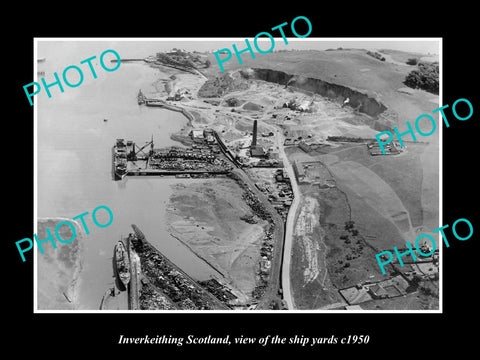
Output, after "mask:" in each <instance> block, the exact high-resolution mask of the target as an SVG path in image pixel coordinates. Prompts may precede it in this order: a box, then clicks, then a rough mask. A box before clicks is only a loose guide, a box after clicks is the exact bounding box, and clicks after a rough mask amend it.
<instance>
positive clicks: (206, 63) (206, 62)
mask: <svg viewBox="0 0 480 360" xmlns="http://www.w3.org/2000/svg"><path fill="white" fill-rule="evenodd" d="M210 65H211V62H210V60H208V59H207V60H205V69H207V68H209V67H210Z"/></svg>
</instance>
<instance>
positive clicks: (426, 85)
mask: <svg viewBox="0 0 480 360" xmlns="http://www.w3.org/2000/svg"><path fill="white" fill-rule="evenodd" d="M438 74H439V66H438V63H437V62H435V63H424V62H419V63H418V68H417V69H416V70H412V71H411V72H410V73H409V74H408V75H407V76H406V77H405V80H404V84H405V85H407V86H409V87H411V88H414V89H416V88H420V89H423V90H426V91H429V92H431V93H434V94H438V90H439V75H438Z"/></svg>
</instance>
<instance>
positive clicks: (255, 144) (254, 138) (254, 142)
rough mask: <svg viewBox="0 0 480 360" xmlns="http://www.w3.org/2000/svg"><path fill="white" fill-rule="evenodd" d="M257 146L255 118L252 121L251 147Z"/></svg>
mask: <svg viewBox="0 0 480 360" xmlns="http://www.w3.org/2000/svg"><path fill="white" fill-rule="evenodd" d="M254 146H257V120H254V121H253V138H252V147H254Z"/></svg>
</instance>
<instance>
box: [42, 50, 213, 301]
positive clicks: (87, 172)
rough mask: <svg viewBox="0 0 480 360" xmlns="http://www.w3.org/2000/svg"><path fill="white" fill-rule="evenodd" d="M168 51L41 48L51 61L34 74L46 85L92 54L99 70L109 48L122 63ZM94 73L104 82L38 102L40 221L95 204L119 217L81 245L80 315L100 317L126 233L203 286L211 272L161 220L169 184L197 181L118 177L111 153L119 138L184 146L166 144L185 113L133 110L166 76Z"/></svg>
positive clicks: (142, 69) (144, 68)
mask: <svg viewBox="0 0 480 360" xmlns="http://www.w3.org/2000/svg"><path fill="white" fill-rule="evenodd" d="M170 46H172V45H171V44H166V45H165V44H156V43H152V42H148V43H147V42H114V43H109V42H96V41H85V42H83V41H48V42H46V41H40V42H39V43H38V50H37V54H38V57H45V58H46V61H45V62H44V63H39V64H38V71H45V75H44V77H45V80H46V81H47V83H49V82H52V81H53V72H54V71H56V72H57V73H59V75H60V74H61V72H62V71H63V69H64V68H65V67H66V66H68V65H72V64H74V65H79V62H80V61H81V60H83V59H85V58H88V57H90V56H93V55H97V63H95V60H94V61H93V64H94V65H95V64H96V66H97V67H98V69H100V65H99V64H98V57H99V55H100V54H101V53H102V52H103V51H104V50H107V49H114V50H115V51H117V52H118V53H119V54H120V55H121V57H122V58H144V57H146V56H148V55H152V54H155V52H157V51H165V50H167V49H169V48H170ZM84 66H85V70H88V68H87V67H86V65H84ZM107 66H109V65H107ZM82 69H83V67H82ZM97 74H98V78H97V79H93V78H91V75H90V73H89V72H85V73H84V75H85V79H84V82H83V83H82V85H80V86H79V87H77V88H69V87H66V86H65V89H64V90H65V92H64V93H61V92H60V90H59V89H58V86H56V87H52V88H51V89H50V91H51V93H52V97H51V98H48V97H47V96H46V94H45V93H41V94H39V95H38V96H37V97H36V98H35V102H36V107H37V152H36V156H37V192H36V194H35V195H36V196H37V214H38V217H42V218H45V217H65V218H72V217H73V216H76V215H78V214H81V213H83V212H86V211H89V212H91V211H92V210H93V209H94V208H96V207H97V206H99V205H106V206H108V207H109V208H110V209H111V210H112V212H113V215H114V221H113V223H112V225H110V226H109V227H108V228H103V229H99V228H96V227H94V226H90V228H89V230H90V234H89V235H88V236H87V237H86V238H85V239H82V240H81V241H84V252H83V270H82V272H81V273H80V279H79V280H80V281H79V284H80V285H79V286H80V288H79V289H78V294H79V298H78V299H77V300H78V304H79V309H88V310H97V309H98V308H99V304H100V301H101V298H102V296H103V294H104V293H105V290H106V289H107V288H109V287H111V286H113V284H114V278H113V270H112V256H113V249H114V246H115V243H116V242H117V241H118V240H119V239H120V238H121V236H127V235H128V234H129V233H130V232H132V231H133V230H132V228H131V224H136V225H137V226H138V227H139V228H140V229H141V230H142V232H143V233H144V234H145V236H146V237H147V239H148V240H149V241H150V242H151V243H152V244H153V245H154V246H155V247H156V248H157V249H159V250H160V251H161V252H162V253H163V254H165V255H166V256H167V257H168V258H170V259H171V260H172V261H173V262H174V263H176V264H177V265H178V266H180V267H181V268H182V269H183V270H184V271H186V272H187V273H189V274H190V275H191V276H194V277H195V278H197V279H207V278H208V276H209V274H211V273H212V270H211V269H210V268H209V267H208V266H207V265H206V264H205V263H203V262H202V261H201V260H200V259H199V258H198V257H196V256H195V255H194V254H193V253H192V252H191V251H190V250H189V249H187V248H186V247H185V246H184V245H182V244H181V243H179V242H178V241H177V240H176V239H174V238H173V237H171V236H170V235H169V233H168V232H167V229H166V225H165V219H164V218H165V212H166V205H167V204H168V200H169V197H170V195H171V194H172V191H173V190H172V188H171V185H172V184H174V183H179V182H184V183H186V182H192V181H200V179H176V178H171V177H170V178H168V177H164V178H155V177H136V178H134V177H126V178H125V179H124V180H122V181H114V180H113V178H112V146H113V145H114V143H115V140H116V139H117V138H123V139H125V140H133V141H134V142H135V143H136V144H137V145H140V146H141V145H143V144H145V143H146V142H148V141H150V140H151V138H152V136H153V140H154V145H155V147H156V148H157V147H164V146H171V145H176V146H181V145H180V144H179V143H176V142H175V141H173V140H171V139H170V135H171V134H173V133H175V132H178V131H179V130H180V129H181V128H182V127H183V126H185V125H186V124H187V119H186V118H185V117H184V116H183V115H182V114H181V113H178V112H173V111H169V110H166V109H161V108H147V107H145V106H144V105H143V106H139V105H138V104H137V98H136V96H137V93H138V90H139V89H142V91H143V92H144V93H147V94H148V93H149V92H153V91H154V90H155V89H154V88H153V86H152V83H153V82H154V81H155V80H158V79H159V78H163V79H167V78H168V75H166V74H163V73H162V72H161V71H160V70H159V69H155V68H151V67H149V66H148V65H147V64H144V63H142V62H138V63H122V64H121V66H120V67H119V68H118V69H117V70H116V71H114V72H111V73H107V72H104V71H97ZM89 76H90V78H89ZM72 82H75V81H74V80H73V79H72ZM105 120H106V121H105ZM89 216H90V215H89ZM86 219H88V217H86ZM58 246H69V245H68V244H59V245H58ZM39 256H41V255H40V254H39Z"/></svg>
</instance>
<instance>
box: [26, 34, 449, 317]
mask: <svg viewBox="0 0 480 360" xmlns="http://www.w3.org/2000/svg"><path fill="white" fill-rule="evenodd" d="M261 40H262V41H267V42H268V43H265V44H262V47H263V48H264V49H265V48H267V47H268V46H269V44H270V43H269V40H268V38H267V39H266V40H265V39H261ZM288 40H289V41H288V44H285V42H284V41H282V39H281V38H278V39H277V38H276V42H275V46H274V49H273V50H272V51H271V52H269V53H260V52H257V51H255V57H252V56H251V55H252V52H249V51H246V52H243V53H241V54H235V52H234V49H233V48H232V44H236V46H237V48H238V49H245V47H246V44H245V39H243V38H218V39H217V38H184V39H182V38H171V39H169V38H146V39H142V38H125V39H124V38H111V39H109V38H99V39H95V38H87V39H84V38H79V39H76V38H65V39H63V38H51V39H50V38H37V39H36V44H35V46H36V48H35V56H36V59H35V72H36V79H34V81H36V82H38V83H41V84H44V88H42V91H41V92H39V93H38V95H36V97H35V99H34V102H35V134H36V145H35V146H36V148H35V161H36V164H35V170H36V172H35V186H36V192H35V195H36V210H35V211H36V226H37V228H36V235H38V239H48V238H49V236H50V235H51V237H52V238H54V240H55V243H56V247H53V246H52V244H53V243H54V242H53V241H45V242H43V243H42V250H40V248H38V249H35V252H36V253H35V263H34V271H35V278H34V279H35V283H34V286H35V288H34V289H35V291H34V296H35V304H34V307H35V311H38V312H54V311H62V312H75V311H90V312H99V313H102V312H105V313H106V312H132V311H138V312H146V311H150V312H161V311H163V312H164V311H168V312H175V311H187V312H188V311H199V310H202V311H204V310H208V311H212V310H213V311H216V312H231V311H238V312H243V311H246V312H255V311H259V312H280V311H281V310H283V311H284V312H289V311H292V312H293V311H296V312H298V311H305V312H372V311H378V312H381V311H388V312H400V311H408V312H415V311H433V312H435V311H439V309H441V298H442V294H441V286H440V284H441V274H442V272H441V269H442V264H441V256H440V255H441V254H440V253H439V248H440V246H441V244H440V242H441V240H440V238H439V236H437V235H438V234H435V240H436V241H437V243H436V246H435V248H434V249H432V244H431V243H428V242H424V243H421V244H419V246H420V247H421V249H422V252H421V253H420V254H417V255H421V256H416V259H415V258H414V257H412V256H411V254H410V255H405V256H403V257H402V258H401V261H399V259H398V258H397V257H395V258H394V259H393V260H392V261H391V262H390V263H388V265H385V266H384V267H383V268H382V267H381V266H379V261H380V258H379V257H378V258H377V256H376V255H377V254H379V253H382V252H384V251H391V252H392V253H393V252H394V250H393V249H394V248H395V249H397V250H398V252H405V251H407V250H408V248H407V246H406V244H407V243H410V244H411V246H412V248H413V252H415V253H417V252H418V248H417V247H416V246H415V239H416V238H417V237H418V236H419V235H421V234H426V233H428V234H430V233H431V232H432V230H433V229H437V228H439V227H440V226H441V224H440V201H441V199H440V192H441V186H440V183H441V182H440V180H441V179H440V176H441V173H440V166H439V164H440V161H441V157H442V146H441V141H440V139H441V131H440V129H439V128H441V118H440V115H439V113H438V112H435V113H433V110H434V109H437V108H439V107H440V106H441V103H440V101H441V99H440V96H439V94H440V93H441V82H440V80H441V79H440V74H441V66H440V65H441V63H440V62H441V39H437V38H421V39H415V38H408V39H402V38H392V39H389V38H381V39H375V38H372V39H370V38H358V39H339V38H335V39H323V38H309V39H296V38H289V39H288ZM259 43H261V41H259ZM226 49H228V51H227V50H226ZM254 50H255V48H254ZM254 50H253V51H254ZM229 52H230V53H229ZM239 60H241V61H239ZM69 66H70V68H67V67H69ZM64 69H65V71H64ZM67 70H68V71H67ZM222 70H224V71H222ZM54 73H56V74H58V79H57V78H56V77H55V76H54ZM41 79H43V81H45V82H42V80H41ZM56 80H58V82H57V83H55V81H56ZM45 84H49V86H48V87H47V86H46V85H45ZM422 114H429V115H431V116H432V117H433V118H434V119H435V121H436V122H437V125H438V127H437V131H435V132H434V133H432V134H431V135H429V136H421V135H419V134H418V132H417V131H416V130H415V129H414V130H415V132H416V138H413V137H412V135H411V133H408V130H409V129H408V127H407V124H408V123H407V121H408V122H409V123H411V124H412V125H413V124H415V120H416V119H417V118H418V117H419V116H420V115H422ZM419 126H420V128H421V129H423V130H422V131H423V132H424V133H428V132H429V131H430V130H431V126H432V125H431V124H429V123H428V121H425V122H420V123H419ZM395 131H397V133H401V134H404V135H402V136H401V138H400V139H398V137H397V136H394V137H393V138H392V139H390V140H391V141H389V142H388V144H387V143H386V142H385V144H383V146H381V145H380V140H379V139H380V138H382V139H384V141H385V136H384V135H385V134H388V132H390V133H392V134H394V135H395V133H396V132H395ZM381 133H383V134H382V136H381V137H380V136H377V135H379V134H381ZM107 208H108V209H109V210H110V211H106V209H107ZM81 214H83V215H82V216H79V215H81ZM68 223H69V224H72V226H65V225H66V224H68ZM105 224H108V225H105ZM59 238H60V239H74V240H72V241H70V242H68V241H59ZM424 253H428V254H429V255H428V256H425V255H423V254H424Z"/></svg>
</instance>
